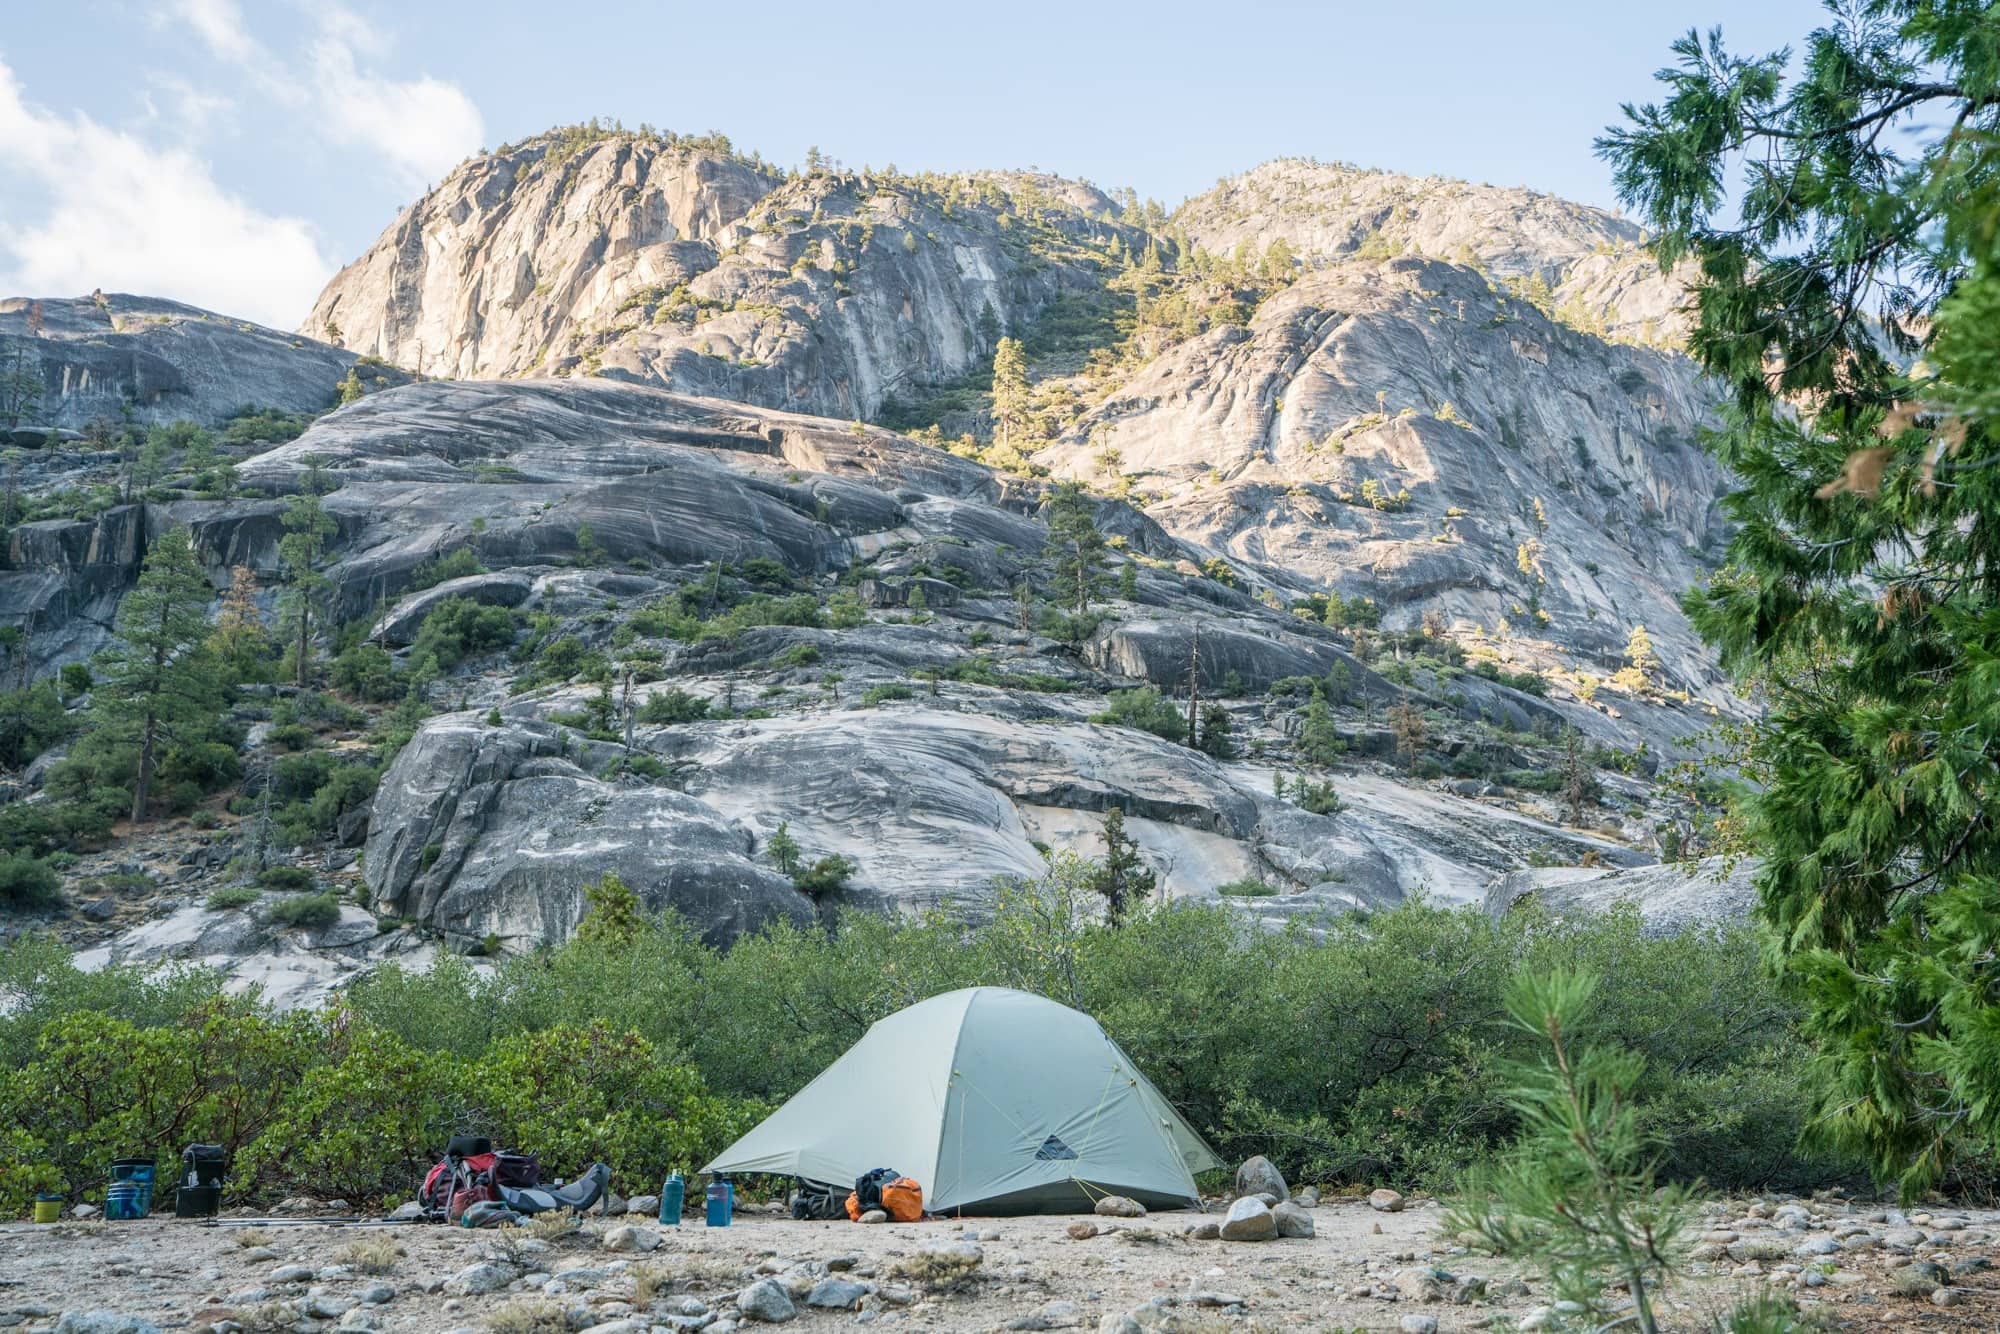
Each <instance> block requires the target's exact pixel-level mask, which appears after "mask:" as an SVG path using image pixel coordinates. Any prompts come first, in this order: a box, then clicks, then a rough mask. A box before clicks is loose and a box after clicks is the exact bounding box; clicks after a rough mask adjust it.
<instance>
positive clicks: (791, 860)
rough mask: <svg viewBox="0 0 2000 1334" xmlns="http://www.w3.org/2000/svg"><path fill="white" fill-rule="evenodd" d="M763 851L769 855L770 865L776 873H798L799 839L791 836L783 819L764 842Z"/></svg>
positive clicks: (788, 874)
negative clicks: (776, 870)
mask: <svg viewBox="0 0 2000 1334" xmlns="http://www.w3.org/2000/svg"><path fill="white" fill-rule="evenodd" d="M764 851H765V852H767V853H769V854H770V856H771V865H773V866H775V867H777V868H778V873H779V874H780V875H785V876H795V875H797V874H798V873H799V841H798V840H797V839H795V838H793V837H792V831H791V829H790V827H789V826H788V825H786V824H785V823H784V822H783V821H780V822H779V823H778V827H777V828H776V829H774V830H772V831H771V837H770V838H769V840H767V841H766V842H765V844H764Z"/></svg>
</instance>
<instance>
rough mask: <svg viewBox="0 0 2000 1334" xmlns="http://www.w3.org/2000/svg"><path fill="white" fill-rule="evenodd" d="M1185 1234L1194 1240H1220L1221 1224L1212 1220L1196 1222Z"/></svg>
mask: <svg viewBox="0 0 2000 1334" xmlns="http://www.w3.org/2000/svg"><path fill="white" fill-rule="evenodd" d="M1187 1234H1188V1236H1190V1237H1192V1238H1193V1239H1194V1240H1196V1241H1220V1240H1221V1239H1222V1224H1220V1223H1214V1222H1209V1223H1196V1224H1195V1225H1194V1226H1192V1227H1190V1228H1189V1229H1188V1230H1187Z"/></svg>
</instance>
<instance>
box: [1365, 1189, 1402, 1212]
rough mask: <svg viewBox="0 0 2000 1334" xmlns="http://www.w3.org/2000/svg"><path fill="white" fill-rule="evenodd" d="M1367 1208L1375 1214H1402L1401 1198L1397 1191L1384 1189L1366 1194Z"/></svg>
mask: <svg viewBox="0 0 2000 1334" xmlns="http://www.w3.org/2000/svg"><path fill="white" fill-rule="evenodd" d="M1368 1207H1369V1208H1370V1209H1373V1210H1375V1211H1376V1212H1377V1213H1384V1214H1399V1213H1401V1212H1403V1197H1402V1194H1401V1193H1400V1192H1398V1191H1393V1190H1389V1189H1387V1188H1384V1189H1382V1190H1371V1191H1369V1192H1368Z"/></svg>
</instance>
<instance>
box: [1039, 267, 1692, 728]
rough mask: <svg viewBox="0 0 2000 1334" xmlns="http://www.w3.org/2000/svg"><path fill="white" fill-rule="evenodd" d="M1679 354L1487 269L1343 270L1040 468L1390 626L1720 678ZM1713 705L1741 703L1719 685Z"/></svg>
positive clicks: (1686, 378)
mask: <svg viewBox="0 0 2000 1334" xmlns="http://www.w3.org/2000/svg"><path fill="white" fill-rule="evenodd" d="M1711 401H1712V400H1711V398H1710V396H1709V395H1708V393H1707V392H1706V391H1705V388H1704V386H1703V385H1702V384H1701V383H1700V381H1699V380H1698V379H1697V377H1696V375H1695V372H1694V369H1693V366H1692V364H1691V363H1689V362H1688V361H1686V360H1685V359H1684V358H1680V357H1671V356H1662V355H1660V354H1658V353H1655V352H1652V351H1650V350H1647V349H1644V348H1635V347H1629V346H1624V345H1619V344H1614V343H1607V342H1605V341H1604V340H1602V339H1599V338H1596V337H1593V336H1591V335H1589V334H1585V333H1580V332H1578V331H1577V330H1575V329H1572V328H1570V327H1568V326H1566V325H1563V324H1560V323H1558V322H1556V321H1553V320H1551V319H1549V318H1547V317H1546V316H1544V315H1543V314H1542V313H1541V311H1539V310H1538V309H1536V308H1535V307H1534V306H1533V305H1531V304H1529V303H1527V302H1524V301H1519V300H1514V299H1510V298H1509V297H1508V296H1506V295H1505V294H1504V292H1501V291H1498V290H1496V289H1495V288H1494V287H1492V286H1491V285H1490V284H1489V283H1488V282H1487V281H1486V280H1485V279H1484V278H1483V277H1481V276H1480V275H1479V274H1478V273H1476V272H1474V271H1473V270H1471V269H1468V268H1465V267H1462V266H1458V265H1453V264H1446V263H1441V262H1435V261H1427V260H1421V259H1396V260H1387V261H1369V260H1358V259H1354V260H1333V261H1330V262H1329V264H1328V267H1325V268H1319V269H1315V270H1313V271H1311V272H1309V273H1308V274H1306V275H1305V276H1304V277H1302V278H1301V279H1299V281H1297V282H1296V283H1294V284H1292V285H1291V286H1290V287H1288V288H1287V289H1286V290H1284V291H1282V292H1280V293H1278V294H1277V295H1275V296H1273V297H1271V298H1270V299H1268V300H1266V301H1265V302H1264V303H1263V304H1262V305H1261V306H1260V307H1259V308H1258V310H1257V312H1256V314H1255V315H1254V316H1253V317H1252V318H1251V320H1250V322H1249V324H1248V326H1247V327H1223V328H1218V329H1214V330H1212V331H1210V332H1209V333H1207V334H1204V335H1202V336H1200V337H1197V338H1194V339H1191V340H1189V341H1187V342H1185V343H1182V344H1179V345H1178V346H1175V347H1172V348H1170V349H1169V350H1167V351H1166V352H1164V353H1163V354H1162V355H1160V356H1159V357H1157V358H1156V359H1154V360H1153V361H1152V362H1150V363H1149V364H1147V365H1145V366H1144V367H1142V368H1141V369H1140V370H1138V371H1137V372H1136V373H1135V374H1134V375H1132V376H1131V378H1129V379H1128V380H1126V381H1124V382H1123V383H1121V384H1120V385H1118V386H1117V387H1116V388H1114V389H1113V390H1111V391H1110V392H1109V393H1108V394H1107V395H1105V396H1104V397H1103V398H1102V399H1101V400H1100V401H1099V402H1097V403H1096V404H1095V405H1094V406H1093V407H1092V408H1091V409H1090V410H1089V411H1088V412H1087V413H1086V414H1085V415H1084V416H1083V417H1082V419H1081V420H1080V421H1079V422H1078V424H1077V425H1076V426H1075V427H1073V428H1071V430H1070V431H1069V432H1067V433H1066V435H1065V436H1064V438H1063V439H1062V440H1060V441H1059V442H1057V443H1055V444H1054V445H1051V446H1049V447H1048V448H1047V449H1045V450H1044V451H1043V452H1042V453H1041V454H1040V455H1039V456H1038V458H1039V461H1041V462H1043V463H1045V464H1047V465H1048V466H1049V467H1050V468H1051V469H1053V470H1054V471H1055V472H1056V473H1058V474H1059V475H1064V476H1074V477H1077V478H1080V479H1083V480H1085V481H1087V482H1089V483H1090V484H1092V485H1094V486H1098V487H1110V488H1114V489H1121V490H1124V489H1129V490H1130V491H1131V492H1132V493H1133V494H1135V495H1136V496H1137V497H1138V498H1139V499H1140V500H1141V502H1142V503H1143V505H1144V508H1145V510H1146V513H1147V514H1148V516H1149V517H1151V518H1153V519H1154V520H1156V521H1157V522H1159V523H1160V524H1161V526H1162V527H1164V528H1166V529H1167V530H1168V531H1170V532H1172V533H1174V534H1176V535H1177V536H1180V537H1182V538H1185V539H1189V540H1192V541H1195V542H1198V543H1200V544H1201V545H1202V546H1203V547H1204V548H1205V549H1208V550H1213V551H1215V552H1217V553H1220V554H1222V555H1224V556H1226V557H1228V558H1230V559H1231V560H1233V561H1238V562H1241V563H1244V564H1245V565H1246V566H1248V565H1254V566H1255V567H1256V568H1258V569H1260V570H1261V571H1264V572H1266V573H1267V574H1268V577H1269V578H1270V579H1271V580H1272V581H1273V582H1274V583H1276V584H1279V585H1282V586H1285V587H1287V588H1288V589H1291V590H1294V591H1305V590H1310V589H1333V590H1335V591H1338V592H1340V593H1341V594H1342V595H1343V596H1346V597H1350V598H1360V597H1369V598H1373V599H1375V600H1376V602H1377V603H1378V604H1380V605H1381V606H1383V607H1384V608H1385V609H1386V614H1385V621H1384V623H1385V624H1387V625H1390V626H1392V627H1398V628H1407V627H1410V626H1414V625H1417V624H1418V623H1420V621H1421V620H1422V618H1423V617H1424V616H1425V615H1426V614H1435V615H1438V616H1441V617H1443V619H1444V620H1445V621H1446V622H1447V623H1449V624H1451V625H1452V626H1453V628H1454V630H1455V632H1457V633H1459V634H1460V635H1462V636H1472V637H1479V638H1485V639H1488V640H1508V639H1515V640H1521V641H1527V642H1526V643H1524V644H1522V645H1521V648H1522V651H1524V652H1529V651H1531V649H1530V645H1531V644H1532V643H1535V642H1540V643H1543V644H1546V645H1548V646H1549V647H1551V648H1552V649H1555V650H1557V651H1559V653H1560V654H1561V655H1563V656H1566V657H1568V658H1570V659H1572V660H1574V661H1575V662H1577V663H1579V664H1580V665H1582V666H1584V667H1586V668H1590V669H1603V670H1615V669H1617V668H1618V667H1619V666H1620V664H1621V659H1622V655H1623V653H1624V650H1625V646H1626V641H1627V639H1628V637H1629V636H1630V633H1631V631H1632V629H1633V628H1634V626H1637V625H1642V624H1643V625H1645V626H1646V627H1647V629H1648V631H1649V633H1650V634H1651V636H1652V638H1653V641H1654V644H1655V646H1656V648H1657V649H1658V651H1659V652H1660V654H1661V657H1662V658H1663V660H1664V661H1665V665H1666V668H1667V673H1668V676H1669V678H1670V679H1671V680H1672V681H1674V682H1675V683H1676V684H1677V685H1678V686H1680V687H1682V688H1685V689H1687V690H1689V691H1694V692H1700V691H1704V690H1712V689H1713V688H1714V687H1715V686H1716V685H1717V683H1718V679H1717V677H1716V674H1715V671H1714V666H1713V662H1712V659H1711V658H1710V656H1709V654H1708V652H1707V650H1706V649H1705V648H1704V647H1703V646H1702V645H1701V644H1700V642H1699V640H1698V639H1697V637H1696V636H1695V635H1694V633H1693V631H1692V630H1691V628H1690V627H1689V626H1688V624H1687V622H1686V619H1685V618H1684V617H1683V616H1682V614H1681V612H1680V608H1679V605H1678V601H1679V597H1680V593H1681V591H1682V590H1683V589H1685V588H1686V587H1687V586H1688V585H1689V584H1691V583H1692V582H1693V581H1694V579H1695V577H1696V575H1697V573H1698V571H1699V570H1700V569H1701V568H1702V566H1703V563H1704V562H1713V561H1715V560H1718V559H1719V558H1720V552H1721V551H1722V549H1723V546H1724V542H1725V537H1726V530H1725V528H1724V526H1723V521H1722V517H1721V515H1720V513H1719V510H1718V507H1717V504H1716V501H1717V498H1718V496H1719V495H1720V494H1721V492H1722V489H1723V477H1722V474H1721V472H1720V470H1719V469H1718V468H1717V466H1716V464H1715V462H1714V460H1713V459H1712V458H1710V457H1709V455H1708V454H1707V453H1706V452H1704V451H1703V449H1702V448H1701V446H1700V444H1699V443H1698V442H1697V439H1696V432H1697V430H1698V428H1699V427H1700V426H1701V424H1702V423H1703V421H1704V420H1705V418H1706V415H1707V413H1708V411H1709V410H1710V404H1711ZM1715 693H1716V696H1717V698H1718V699H1719V698H1720V697H1721V695H1720V692H1719V691H1716V692H1715Z"/></svg>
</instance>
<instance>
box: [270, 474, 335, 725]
mask: <svg viewBox="0 0 2000 1334" xmlns="http://www.w3.org/2000/svg"><path fill="white" fill-rule="evenodd" d="M325 478H326V474H325V473H324V472H323V471H322V470H321V468H320V465H319V460H317V459H313V460H311V461H310V463H309V466H308V467H307V469H306V475H305V477H304V479H303V482H302V485H303V489H302V490H301V491H300V492H299V494H298V495H296V496H293V497H292V499H291V501H290V503H289V504H287V505H286V507H285V517H284V519H283V524H284V529H285V535H284V536H283V537H281V538H279V539H278V564H279V565H280V566H281V567H282V568H283V570H284V573H285V579H286V582H287V587H286V590H285V594H284V598H283V601H282V603H281V605H282V606H283V608H284V613H285V632H286V638H288V639H289V640H290V641H291V650H290V651H291V654H292V657H293V669H294V673H295V676H296V684H297V685H298V687H299V688H300V689H301V690H303V689H305V688H306V686H307V685H308V684H309V683H310V682H311V680H312V646H313V633H314V631H315V629H316V628H317V626H318V624H319V619H318V618H319V616H320V614H321V608H322V606H323V604H324V603H325V601H326V594H327V590H328V589H329V588H331V587H332V583H331V581H330V580H328V579H327V577H326V576H325V575H324V574H322V573H321V572H320V568H319V566H320V562H321V560H323V559H324V558H325V555H326V539H327V538H329V537H331V536H333V534H334V533H336V532H337V531H339V525H338V524H336V523H335V522H334V521H333V516H332V515H331V514H328V513H327V512H326V506H325V505H324V504H323V503H322V502H321V500H320V493H321V491H322V490H323V489H324V487H325V484H326V482H325Z"/></svg>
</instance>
